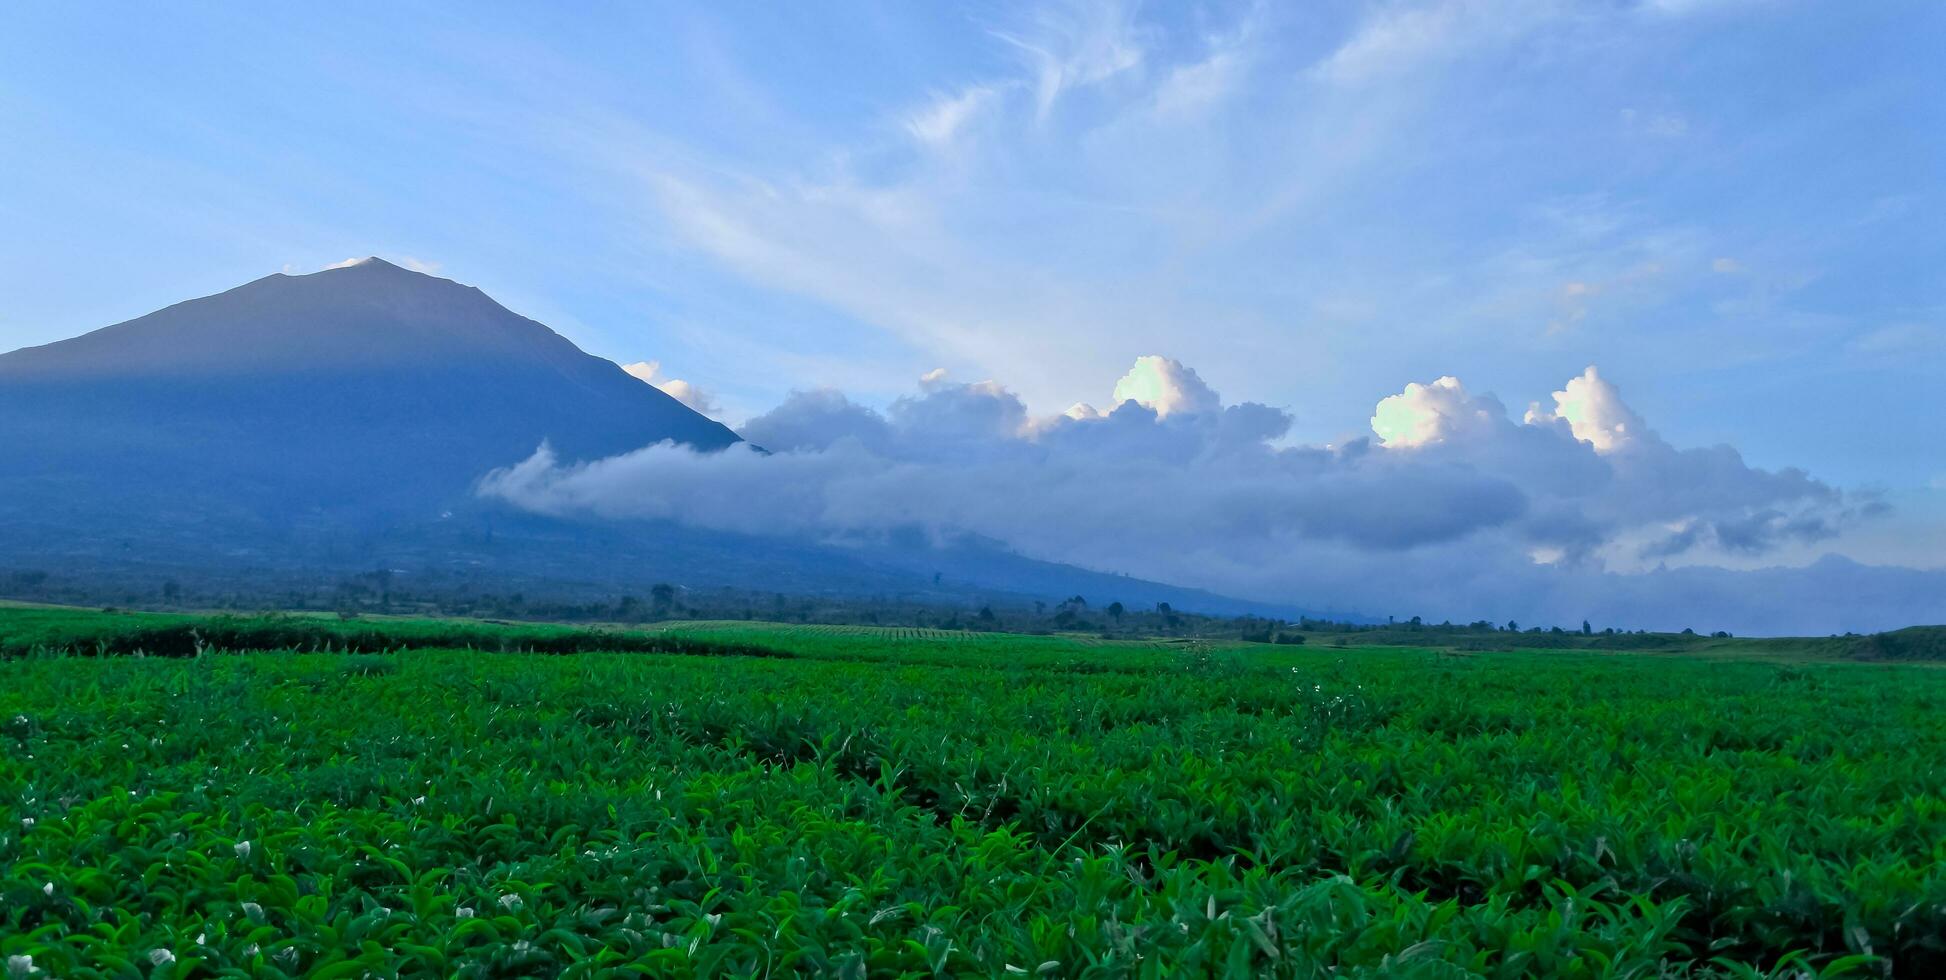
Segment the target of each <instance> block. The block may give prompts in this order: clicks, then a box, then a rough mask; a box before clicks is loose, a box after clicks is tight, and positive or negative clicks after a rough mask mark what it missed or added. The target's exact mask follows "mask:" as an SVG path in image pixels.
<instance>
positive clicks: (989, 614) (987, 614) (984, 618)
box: [980, 606, 993, 626]
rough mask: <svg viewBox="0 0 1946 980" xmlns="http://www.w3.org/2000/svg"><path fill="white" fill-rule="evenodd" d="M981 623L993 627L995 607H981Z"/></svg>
mask: <svg viewBox="0 0 1946 980" xmlns="http://www.w3.org/2000/svg"><path fill="white" fill-rule="evenodd" d="M980 622H982V623H985V624H987V625H988V626H991V625H993V607H992V606H981V607H980Z"/></svg>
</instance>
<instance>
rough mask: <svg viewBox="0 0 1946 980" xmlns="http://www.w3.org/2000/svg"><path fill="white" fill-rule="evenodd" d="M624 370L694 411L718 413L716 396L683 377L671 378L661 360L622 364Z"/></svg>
mask: <svg viewBox="0 0 1946 980" xmlns="http://www.w3.org/2000/svg"><path fill="white" fill-rule="evenodd" d="M622 370H624V371H627V372H628V373H629V374H630V375H631V376H633V377H635V378H637V379H639V380H641V381H642V382H644V383H646V384H650V385H653V386H655V387H656V388H658V389H660V390H661V391H662V393H663V394H665V395H668V396H669V397H671V398H674V399H675V400H677V401H679V402H682V403H683V404H684V405H687V406H689V407H690V409H691V410H693V411H696V412H700V413H702V414H704V415H714V414H716V399H715V398H713V397H711V396H710V395H709V393H708V392H705V391H703V389H701V388H698V387H696V386H695V385H693V384H690V383H689V382H687V381H684V380H683V379H681V378H671V377H669V376H668V375H667V374H665V373H663V370H662V362H661V361H636V362H635V363H633V364H624V365H622Z"/></svg>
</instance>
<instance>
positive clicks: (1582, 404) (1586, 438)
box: [1526, 364, 1646, 453]
mask: <svg viewBox="0 0 1946 980" xmlns="http://www.w3.org/2000/svg"><path fill="white" fill-rule="evenodd" d="M1553 397H1554V407H1553V408H1552V409H1545V408H1542V407H1541V404H1540V403H1539V402H1534V403H1533V404H1532V405H1529V406H1528V408H1527V417H1526V421H1527V424H1529V425H1546V424H1548V423H1551V422H1565V423H1566V424H1567V426H1568V431H1570V432H1572V433H1574V437H1575V438H1576V439H1579V440H1581V441H1582V442H1585V443H1587V444H1588V445H1590V446H1593V447H1595V452H1598V453H1612V452H1616V451H1618V450H1621V449H1624V448H1626V447H1628V446H1629V445H1631V444H1633V443H1634V442H1635V441H1636V440H1637V439H1638V438H1641V437H1642V436H1643V435H1644V434H1645V433H1646V430H1645V429H1644V428H1643V425H1642V420H1641V419H1640V418H1638V417H1637V416H1636V414H1635V413H1634V412H1633V411H1631V410H1630V409H1629V407H1628V406H1627V405H1624V404H1622V393H1621V392H1620V391H1619V390H1617V389H1616V388H1615V386H1614V385H1612V384H1609V383H1608V382H1607V381H1604V380H1602V377H1601V374H1600V373H1599V372H1598V371H1596V369H1595V366H1594V365H1592V364H1590V365H1589V366H1588V370H1586V371H1584V372H1582V373H1581V376H1580V377H1577V378H1571V379H1569V380H1568V383H1567V386H1566V387H1565V388H1563V389H1561V390H1560V391H1557V392H1555V393H1554V396H1553Z"/></svg>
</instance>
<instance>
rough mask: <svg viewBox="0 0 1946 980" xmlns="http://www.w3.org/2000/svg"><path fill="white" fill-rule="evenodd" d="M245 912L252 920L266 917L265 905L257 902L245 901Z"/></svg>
mask: <svg viewBox="0 0 1946 980" xmlns="http://www.w3.org/2000/svg"><path fill="white" fill-rule="evenodd" d="M243 914H244V915H247V916H249V917H250V920H251V921H252V922H255V921H259V920H261V919H262V918H263V917H264V907H263V906H261V905H258V904H257V903H255V902H245V903H243Z"/></svg>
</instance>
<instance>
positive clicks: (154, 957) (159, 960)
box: [149, 949, 176, 966]
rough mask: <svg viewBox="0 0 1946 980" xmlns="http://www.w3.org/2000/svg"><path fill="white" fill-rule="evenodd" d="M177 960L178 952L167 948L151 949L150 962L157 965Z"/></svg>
mask: <svg viewBox="0 0 1946 980" xmlns="http://www.w3.org/2000/svg"><path fill="white" fill-rule="evenodd" d="M175 961H176V954H174V953H171V952H169V951H168V950H166V949H152V950H149V962H150V963H153V964H155V965H156V966H163V965H165V964H168V963H174V962H175Z"/></svg>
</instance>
